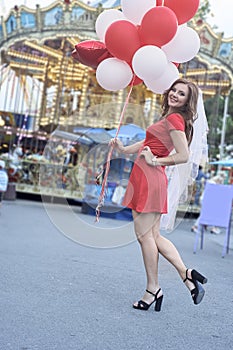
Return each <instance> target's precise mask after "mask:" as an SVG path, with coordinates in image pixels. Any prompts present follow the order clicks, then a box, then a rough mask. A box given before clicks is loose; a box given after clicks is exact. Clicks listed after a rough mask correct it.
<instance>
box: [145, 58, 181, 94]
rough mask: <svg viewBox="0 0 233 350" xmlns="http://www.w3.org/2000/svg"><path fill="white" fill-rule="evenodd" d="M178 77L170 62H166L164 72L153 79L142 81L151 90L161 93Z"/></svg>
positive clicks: (176, 70) (174, 67) (175, 68)
mask: <svg viewBox="0 0 233 350" xmlns="http://www.w3.org/2000/svg"><path fill="white" fill-rule="evenodd" d="M178 78H179V71H178V69H177V67H176V66H175V65H174V63H172V62H168V65H167V67H166V69H165V71H164V73H163V74H162V75H161V76H160V77H159V78H158V79H155V80H146V81H144V83H145V85H146V86H147V87H148V89H150V90H151V91H153V92H154V93H155V94H163V93H164V91H165V90H167V89H168V88H169V87H170V86H171V85H172V84H173V83H174V81H175V80H177V79H178Z"/></svg>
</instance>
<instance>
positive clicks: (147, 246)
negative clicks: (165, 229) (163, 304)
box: [132, 211, 162, 303]
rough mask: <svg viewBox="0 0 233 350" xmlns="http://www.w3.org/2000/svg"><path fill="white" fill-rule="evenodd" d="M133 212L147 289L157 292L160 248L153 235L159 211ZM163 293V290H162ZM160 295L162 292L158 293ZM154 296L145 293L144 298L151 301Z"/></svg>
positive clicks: (158, 218) (148, 301)
mask: <svg viewBox="0 0 233 350" xmlns="http://www.w3.org/2000/svg"><path fill="white" fill-rule="evenodd" d="M132 213H133V219H134V229H135V233H136V236H137V240H138V242H139V244H140V247H141V251H142V256H143V261H144V266H145V270H146V276H147V286H146V289H148V290H149V291H151V292H152V293H155V292H156V291H157V290H158V289H159V282H158V248H157V245H156V242H155V239H154V236H153V226H154V225H156V222H157V221H158V222H159V221H160V214H157V213H137V212H135V211H133V212H132ZM161 294H162V292H161ZM158 296H160V294H159V295H158ZM153 299H154V297H153V296H152V295H150V294H148V293H145V294H144V296H143V298H142V300H143V301H145V302H147V303H150V302H152V301H153Z"/></svg>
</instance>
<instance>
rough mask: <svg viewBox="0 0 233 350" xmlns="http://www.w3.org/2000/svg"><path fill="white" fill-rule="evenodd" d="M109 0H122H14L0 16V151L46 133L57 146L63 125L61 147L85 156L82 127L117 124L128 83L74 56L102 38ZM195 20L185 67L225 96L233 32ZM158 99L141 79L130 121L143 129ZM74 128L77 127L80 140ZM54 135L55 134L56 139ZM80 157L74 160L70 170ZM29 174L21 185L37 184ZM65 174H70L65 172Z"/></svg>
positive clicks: (209, 90) (39, 143)
mask: <svg viewBox="0 0 233 350" xmlns="http://www.w3.org/2000/svg"><path fill="white" fill-rule="evenodd" d="M108 3H111V5H110V6H111V8H118V9H119V4H120V2H119V1H117V0H116V1H115V2H114V1H106V0H103V1H96V3H94V5H92V6H89V5H87V4H85V3H83V2H82V1H78V0H73V1H71V0H63V1H62V0H59V1H55V2H54V3H52V4H51V5H49V6H47V7H45V8H40V6H39V5H37V6H36V9H30V8H28V7H26V6H24V5H22V6H20V7H18V6H15V7H14V8H12V10H11V11H10V13H9V15H8V17H6V18H5V19H4V18H3V17H2V18H1V23H0V48H1V49H0V50H1V73H0V89H1V92H0V96H1V101H0V144H1V147H2V148H1V149H0V153H2V152H3V148H4V147H3V146H4V145H6V144H7V145H10V147H12V146H13V144H16V145H18V146H20V145H21V146H22V147H23V148H24V149H25V148H26V149H29V150H30V151H32V148H33V149H34V151H35V152H38V151H40V153H41V152H42V151H44V148H45V143H46V141H48V140H50V141H49V142H50V144H49V147H50V149H51V148H54V147H55V148H56V147H57V145H58V143H59V142H60V143H61V137H60V138H59V137H57V138H56V132H57V131H58V130H59V131H61V132H63V133H64V134H63V136H64V137H63V139H62V142H63V144H64V150H63V151H64V152H65V150H67V147H69V150H70V149H72V147H73V148H75V151H74V152H78V154H79V156H78V159H79V160H80V159H82V156H80V152H82V149H83V152H86V148H87V144H85V145H84V143H82V142H81V137H83V135H81V134H82V133H81V131H80V130H81V129H82V128H84V127H85V128H86V129H89V128H90V129H92V128H101V129H103V130H105V129H113V128H115V127H116V126H117V124H118V121H119V115H120V113H121V110H122V107H123V104H124V100H125V96H126V93H127V91H123V90H120V91H117V92H110V91H106V90H104V89H102V88H101V87H100V86H99V85H98V83H97V81H96V77H95V70H94V69H92V68H90V67H87V66H84V65H82V64H81V63H79V62H77V61H75V60H74V59H73V58H72V51H73V50H74V47H75V45H76V44H77V43H79V42H80V41H83V40H88V39H89V40H90V39H92V40H95V39H96V34H95V21H96V18H97V17H98V15H99V14H100V13H101V11H103V10H105V9H106V8H108V7H109V6H108ZM189 25H190V26H191V27H193V28H194V29H195V30H196V31H197V33H198V34H199V37H200V40H201V48H200V51H199V53H198V55H197V56H196V57H195V58H194V59H192V60H191V61H189V62H187V63H184V64H180V66H179V72H180V75H181V76H184V77H188V78H189V79H191V80H193V81H195V82H197V83H198V85H199V87H200V88H201V89H202V92H203V96H204V99H207V98H209V97H211V96H214V95H215V94H219V95H222V96H227V95H228V94H229V92H230V90H231V89H232V82H233V68H232V67H233V54H232V52H233V50H232V45H233V39H232V38H231V39H225V38H224V37H223V33H215V32H214V31H213V30H212V29H211V28H210V26H209V25H208V24H207V23H203V22H202V21H201V20H196V19H195V20H194V19H193V20H192V21H191V22H190V23H189ZM125 90H127V89H125ZM3 95H4V99H3V98H2V96H3ZM159 101H160V95H156V94H154V93H152V92H151V91H149V90H148V89H147V88H146V87H145V86H144V85H143V84H139V85H137V86H134V87H133V91H132V94H131V98H130V103H129V105H128V107H127V110H126V114H125V119H124V123H125V124H129V123H133V124H136V125H138V126H140V127H141V128H142V129H145V128H146V127H147V125H149V124H151V123H152V122H153V120H155V119H156V117H157V115H158V110H159ZM75 128H76V130H77V128H78V129H79V134H77V137H76V138H75V141H74V139H72V137H73V136H74V129H75ZM86 129H85V130H86ZM51 135H52V138H54V140H55V141H54V144H53V145H51ZM57 135H58V132H57ZM65 135H66V136H65ZM71 135H73V136H71ZM87 138H88V136H87ZM82 140H83V139H82ZM89 140H90V139H89ZM56 142H57V143H56ZM93 143H94V144H95V142H94V141H93ZM67 145H68V146H67ZM77 145H78V146H77ZM71 146H72V147H71ZM85 147H86V148H85ZM30 153H31V152H30ZM83 154H84V153H83ZM0 156H1V154H0ZM31 158H32V155H31ZM79 160H78V161H76V162H75V163H74V162H73V164H72V163H70V164H69V165H68V167H69V166H70V168H69V169H68V170H69V171H70V172H71V170H72V169H73V168H75V167H77V166H78V164H79ZM33 161H35V159H34V160H33ZM93 162H95V157H93ZM58 163H59V164H60V166H61V162H58ZM72 167H73V168H72ZM79 168H80V166H79ZM29 172H30V169H29ZM33 176H34V177H33ZM59 176H60V178H63V179H64V178H65V177H67V171H65V174H64V171H60V173H59ZM70 177H73V175H70ZM31 178H32V180H31V183H30V181H28V184H27V183H26V182H25V181H24V180H23V179H22V178H21V180H20V181H19V183H18V184H17V188H18V190H20V191H28V192H32V193H34V192H37V191H38V189H37V182H38V176H37V175H32V174H31ZM73 178H74V177H73ZM20 182H21V183H20ZM65 182H66V184H67V183H68V182H69V180H67V178H66V180H65ZM44 186H45V185H44ZM54 186H55V187H56V184H55V185H54ZM54 186H53V192H54V191H55V192H56V191H57V195H59V193H60V195H64V196H66V197H67V196H68V197H74V198H77V197H80V195H78V194H77V193H76V192H75V191H74V188H75V187H76V186H77V184H76V182H73V180H72V185H70V186H68V187H69V191H71V192H70V194H67V193H65V194H64V193H63V192H64V191H63V192H62V190H64V188H68V187H67V186H65V183H63V184H61V186H60V189H59V190H58V189H57V188H56V189H54V188H55V187H54ZM47 192H48V191H47ZM47 192H46V193H47Z"/></svg>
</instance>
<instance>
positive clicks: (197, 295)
mask: <svg viewBox="0 0 233 350" xmlns="http://www.w3.org/2000/svg"><path fill="white" fill-rule="evenodd" d="M191 277H192V278H189V277H188V269H187V270H186V278H185V279H184V280H183V282H186V281H187V280H188V281H190V282H192V283H193V284H194V286H195V288H194V289H192V290H191V291H190V293H191V296H192V299H193V302H194V304H195V305H198V304H200V302H201V301H202V299H203V297H204V295H205V290H204V288H203V287H202V286H201V285H200V283H201V284H205V283H207V278H206V277H205V276H202V275H201V274H200V273H199V272H198V271H196V270H191ZM198 282H200V283H198Z"/></svg>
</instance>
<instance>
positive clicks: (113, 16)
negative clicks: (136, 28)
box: [95, 9, 126, 41]
mask: <svg viewBox="0 0 233 350" xmlns="http://www.w3.org/2000/svg"><path fill="white" fill-rule="evenodd" d="M122 19H126V18H125V16H124V14H123V13H122V12H121V11H119V10H116V9H110V10H105V11H103V12H101V13H100V15H99V16H98V17H97V19H96V22H95V30H96V34H97V35H98V37H99V39H100V40H102V41H104V37H105V33H106V31H107V29H108V27H109V26H110V25H111V24H112V23H113V22H116V21H120V20H122Z"/></svg>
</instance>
